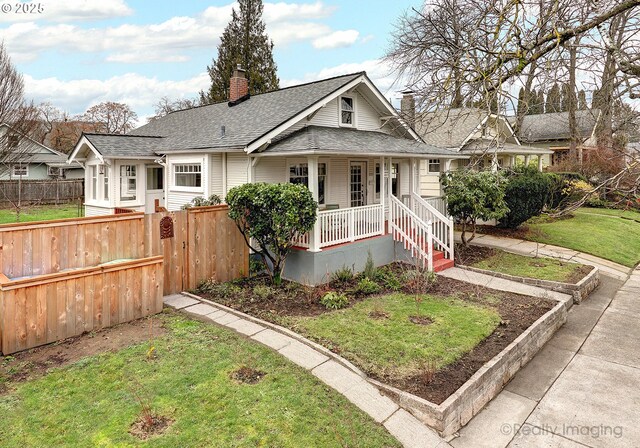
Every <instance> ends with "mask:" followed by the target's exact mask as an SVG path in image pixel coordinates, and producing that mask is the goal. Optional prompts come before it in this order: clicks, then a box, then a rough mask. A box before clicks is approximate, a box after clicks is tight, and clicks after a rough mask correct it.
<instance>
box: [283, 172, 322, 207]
mask: <svg viewBox="0 0 640 448" xmlns="http://www.w3.org/2000/svg"><path fill="white" fill-rule="evenodd" d="M289 183H292V184H300V185H304V186H305V187H307V188H308V187H309V166H308V165H307V164H306V163H297V164H294V165H289ZM326 185H327V164H326V163H318V204H324V203H325V194H326Z"/></svg>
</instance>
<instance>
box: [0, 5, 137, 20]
mask: <svg viewBox="0 0 640 448" xmlns="http://www.w3.org/2000/svg"><path fill="white" fill-rule="evenodd" d="M4 3H5V4H7V5H9V6H10V8H11V11H9V12H4V13H2V14H0V23H2V22H11V23H16V22H31V21H35V20H46V21H51V22H71V21H76V20H104V19H112V18H115V17H124V16H129V15H131V14H133V10H132V9H131V8H130V7H129V6H128V5H127V4H126V3H125V1H124V0H100V1H87V0H48V1H42V2H40V3H38V2H29V4H30V5H31V4H32V5H33V6H26V8H27V9H25V10H23V9H20V12H18V10H17V9H16V6H17V3H16V2H12V1H6V2H4ZM22 3H26V2H22ZM38 7H41V10H39V9H38ZM31 8H34V9H31Z"/></svg>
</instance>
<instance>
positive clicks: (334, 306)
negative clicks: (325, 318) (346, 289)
mask: <svg viewBox="0 0 640 448" xmlns="http://www.w3.org/2000/svg"><path fill="white" fill-rule="evenodd" d="M320 303H321V304H322V305H324V307H325V308H327V309H328V310H339V309H342V308H344V307H346V306H347V305H349V299H348V298H347V295H346V294H344V293H341V292H336V291H329V292H328V293H326V294H325V295H323V296H322V298H321V299H320Z"/></svg>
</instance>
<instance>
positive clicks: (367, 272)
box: [362, 251, 377, 279]
mask: <svg viewBox="0 0 640 448" xmlns="http://www.w3.org/2000/svg"><path fill="white" fill-rule="evenodd" d="M376 271H377V269H376V266H375V265H374V264H373V256H372V255H371V251H368V252H367V262H366V263H365V264H364V271H362V275H363V276H364V277H366V278H370V279H373V278H376Z"/></svg>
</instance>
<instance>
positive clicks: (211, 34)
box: [0, 0, 420, 117]
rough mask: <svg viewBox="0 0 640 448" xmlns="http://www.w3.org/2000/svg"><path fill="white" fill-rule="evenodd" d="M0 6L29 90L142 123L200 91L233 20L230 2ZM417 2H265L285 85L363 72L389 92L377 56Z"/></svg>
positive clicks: (131, 0)
mask: <svg viewBox="0 0 640 448" xmlns="http://www.w3.org/2000/svg"><path fill="white" fill-rule="evenodd" d="M31 3H32V4H34V5H39V6H41V8H39V10H38V9H37V8H35V7H33V9H34V10H33V11H20V12H18V11H16V10H15V8H16V2H15V1H14V2H12V3H8V2H7V3H4V2H3V1H2V0H0V9H1V10H0V40H2V41H4V44H5V46H6V48H7V50H8V51H9V54H10V56H11V57H12V60H13V62H14V63H15V64H16V66H17V67H18V70H19V71H21V72H22V73H23V74H24V77H25V84H26V89H27V94H28V96H29V97H30V98H32V99H34V100H35V101H36V102H41V101H50V102H51V103H53V104H54V105H55V106H58V107H60V108H62V109H64V110H66V111H68V112H70V113H72V114H76V113H82V112H84V111H85V110H86V109H87V108H88V107H89V106H91V105H93V104H97V103H99V102H102V101H120V102H126V103H128V104H129V105H130V106H131V107H133V108H134V110H136V112H138V114H139V115H140V116H141V117H146V116H148V115H151V114H152V113H153V104H154V103H156V102H157V100H158V99H159V98H160V97H162V96H164V95H167V96H169V97H172V98H175V97H194V96H196V94H197V92H198V91H199V90H201V89H203V88H206V87H207V86H208V84H209V78H208V75H207V74H206V66H207V64H210V63H211V59H212V57H214V56H215V55H216V47H217V45H218V43H219V42H220V35H221V34H222V31H223V29H224V27H225V25H226V24H227V22H228V21H229V19H230V17H231V8H232V7H234V5H235V4H234V3H232V2H230V1H229V0H227V1H225V0H208V1H205V0H178V1H176V0H155V1H153V2H151V1H148V0H41V1H40V2H39V4H37V3H36V2H31ZM419 3H420V1H418V0H413V1H409V0H393V1H389V0H348V1H345V0H343V1H337V0H322V1H316V0H298V1H294V0H291V1H286V2H285V1H283V2H280V1H274V2H265V7H264V16H263V18H264V20H265V22H266V25H267V33H268V34H269V36H270V37H271V38H272V39H273V41H274V44H275V49H274V55H275V59H276V63H277V64H278V75H279V77H280V80H281V84H282V85H283V86H286V85H291V84H296V83H299V82H305V81H311V80H315V79H319V78H324V77H329V76H334V75H338V74H344V73H352V72H355V71H360V70H366V71H367V72H368V73H369V76H370V77H371V78H372V79H373V80H374V82H376V84H377V85H378V86H379V88H380V89H381V90H382V91H383V92H385V93H386V94H387V96H395V95H396V93H395V92H396V91H397V90H399V89H400V88H401V87H402V86H398V85H393V84H394V77H393V75H392V74H390V73H389V71H388V68H387V67H386V66H385V65H384V64H381V63H380V61H379V59H380V57H381V56H382V55H383V54H384V51H385V49H386V48H387V46H388V44H389V39H390V33H391V32H392V30H393V24H394V22H395V21H396V19H397V17H398V16H400V15H401V14H402V13H403V12H404V11H406V10H407V9H408V8H411V7H412V6H417V5H418V4H419Z"/></svg>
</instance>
